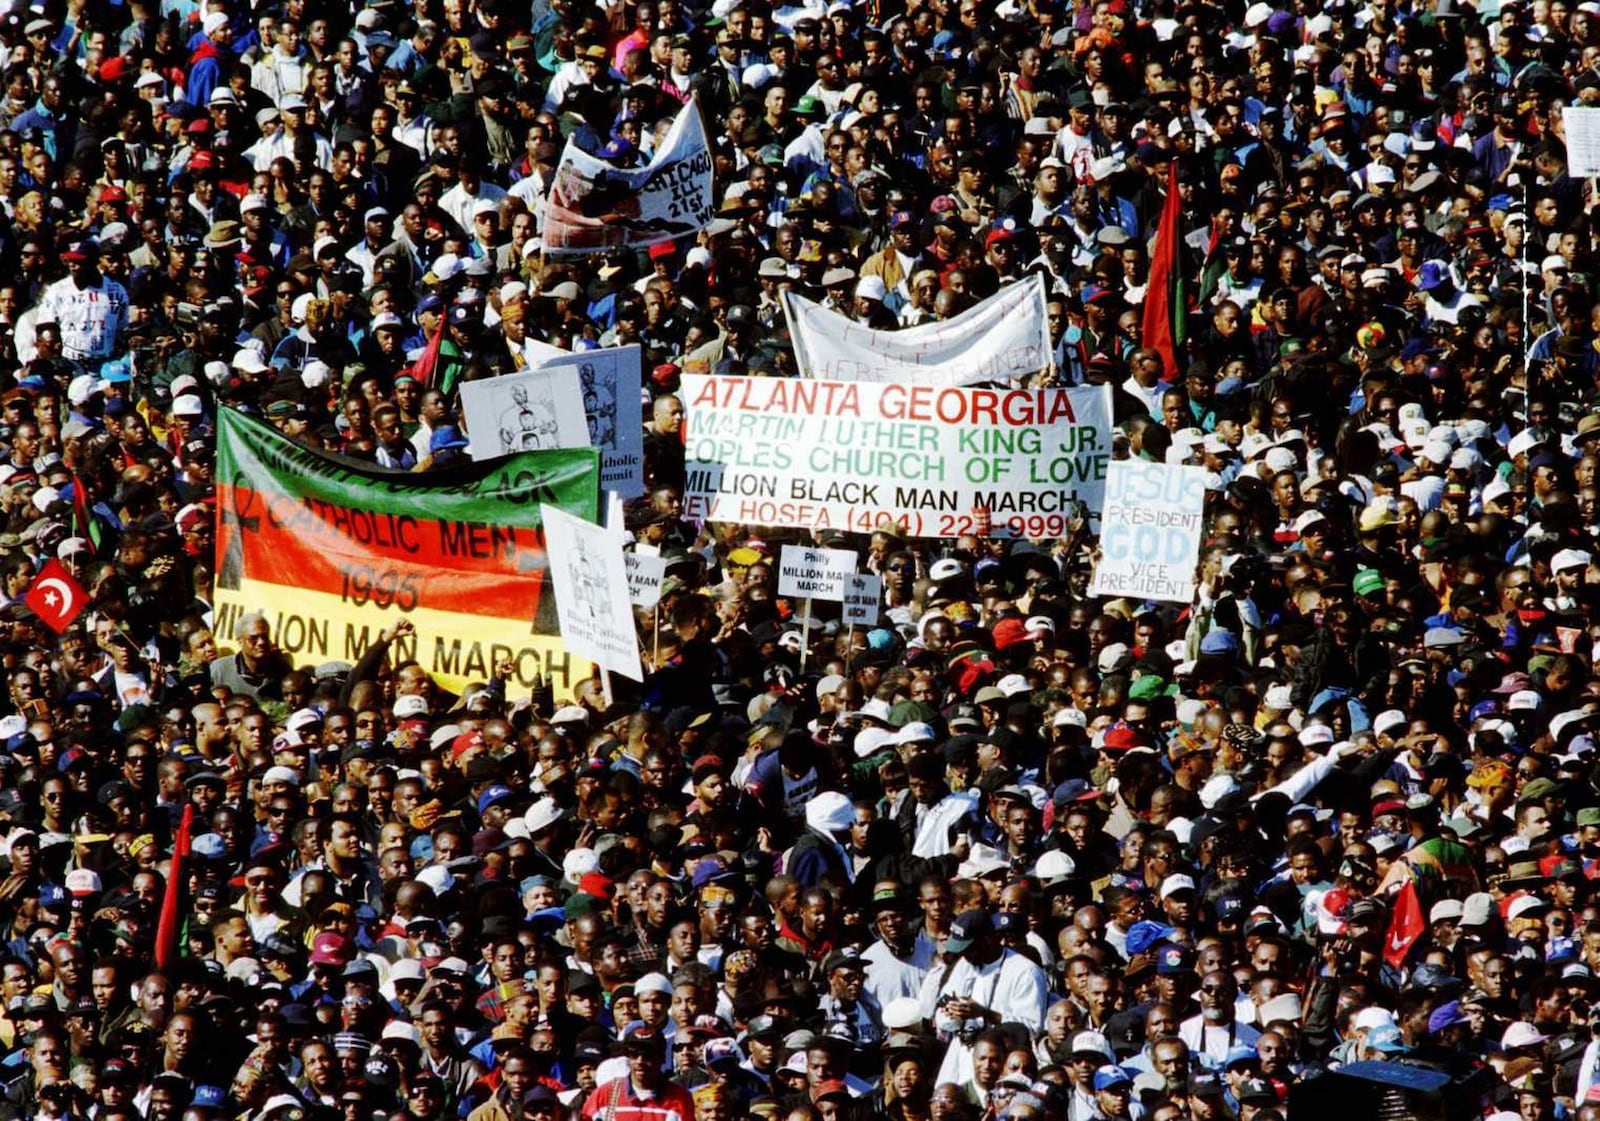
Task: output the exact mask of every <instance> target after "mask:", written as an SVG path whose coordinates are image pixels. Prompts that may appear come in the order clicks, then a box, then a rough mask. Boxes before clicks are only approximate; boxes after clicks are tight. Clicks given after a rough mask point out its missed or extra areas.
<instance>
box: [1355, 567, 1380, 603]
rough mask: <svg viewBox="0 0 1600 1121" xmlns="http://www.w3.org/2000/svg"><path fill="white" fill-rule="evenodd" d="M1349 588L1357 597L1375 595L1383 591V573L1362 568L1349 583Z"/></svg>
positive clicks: (1373, 569)
mask: <svg viewBox="0 0 1600 1121" xmlns="http://www.w3.org/2000/svg"><path fill="white" fill-rule="evenodd" d="M1350 587H1351V588H1353V589H1354V590H1355V593H1356V595H1358V596H1370V595H1376V594H1377V593H1379V592H1381V591H1383V573H1381V572H1379V571H1378V570H1377V569H1375V568H1363V569H1362V570H1361V571H1359V572H1357V573H1356V578H1355V579H1354V580H1352V581H1350Z"/></svg>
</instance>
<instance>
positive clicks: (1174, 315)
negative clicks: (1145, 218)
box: [1141, 160, 1188, 378]
mask: <svg viewBox="0 0 1600 1121" xmlns="http://www.w3.org/2000/svg"><path fill="white" fill-rule="evenodd" d="M1182 210H1183V203H1182V201H1181V200H1180V199H1179V197H1178V164H1177V161H1176V160H1174V161H1173V162H1172V163H1171V164H1169V165H1168V170H1167V201H1166V203H1165V204H1164V205H1163V206H1162V207H1161V221H1160V222H1159V223H1158V224H1157V226H1156V241H1155V249H1154V251H1153V252H1152V253H1151V257H1150V284H1149V286H1148V287H1147V288H1146V289H1145V296H1144V322H1143V323H1142V324H1141V328H1142V333H1143V337H1144V345H1145V346H1147V347H1150V348H1151V349H1153V350H1155V351H1156V352H1157V353H1159V354H1160V355H1161V359H1162V361H1163V362H1164V363H1165V365H1166V368H1167V376H1168V377H1169V378H1173V377H1181V376H1182V374H1183V369H1182V367H1181V365H1180V364H1179V362H1180V359H1181V356H1182V353H1183V344H1184V340H1185V339H1186V338H1187V336H1188V317H1187V306H1186V304H1187V300H1188V293H1187V292H1186V291H1184V288H1185V278H1184V261H1183V226H1182V223H1181V222H1180V221H1179V218H1180V216H1181V214H1182Z"/></svg>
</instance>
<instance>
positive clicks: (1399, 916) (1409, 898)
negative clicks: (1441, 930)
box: [1383, 880, 1428, 969]
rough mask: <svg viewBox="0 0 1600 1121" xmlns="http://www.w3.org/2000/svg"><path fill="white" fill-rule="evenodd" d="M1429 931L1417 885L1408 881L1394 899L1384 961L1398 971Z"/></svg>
mask: <svg viewBox="0 0 1600 1121" xmlns="http://www.w3.org/2000/svg"><path fill="white" fill-rule="evenodd" d="M1427 929H1428V924H1427V921H1426V920H1425V919H1424V918H1423V917H1422V900H1420V899H1418V898H1417V885H1416V884H1415V883H1413V882H1412V881H1410V880H1407V881H1406V883H1405V886H1404V887H1402V888H1401V889H1400V891H1399V894H1397V895H1396V896H1395V897H1394V917H1393V918H1392V919H1390V920H1389V936H1388V937H1387V938H1385V939H1384V940H1383V960H1384V961H1386V962H1388V963H1389V964H1390V965H1392V966H1394V967H1395V968H1396V969H1398V968H1399V967H1400V963H1401V962H1403V961H1405V960H1406V954H1408V953H1410V952H1411V947H1412V946H1413V945H1415V944H1416V941H1417V939H1418V938H1421V937H1422V932H1423V931H1425V930H1427Z"/></svg>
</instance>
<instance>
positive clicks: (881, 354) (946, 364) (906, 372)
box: [783, 273, 1051, 386]
mask: <svg viewBox="0 0 1600 1121" xmlns="http://www.w3.org/2000/svg"><path fill="white" fill-rule="evenodd" d="M783 311H784V315H785V316H787V317H788V320H789V333H790V335H791V336H792V337H793V339H794V356H795V362H796V363H797V364H798V365H799V367H800V376H801V377H803V378H831V379H835V380H838V381H859V382H873V383H877V384H883V383H888V382H908V383H911V384H914V385H933V386H948V385H973V384H975V383H977V382H1003V381H1007V380H1009V379H1011V378H1021V377H1026V376H1028V375H1030V374H1036V373H1038V372H1039V371H1040V370H1042V369H1044V368H1045V367H1046V366H1048V365H1049V364H1050V355H1051V346H1050V324H1049V320H1048V319H1047V317H1046V314H1045V287H1044V278H1043V277H1041V276H1040V275H1039V274H1038V273H1033V274H1031V275H1030V276H1029V277H1028V278H1027V279H1026V280H1023V281H1021V282H1020V283H1017V284H1013V285H1011V286H1010V287H1008V288H1002V289H1001V290H1000V291H998V292H996V293H995V294H994V295H993V296H990V297H989V298H988V299H987V300H984V301H983V302H982V303H980V304H978V305H977V306H976V307H971V308H968V309H967V310H966V311H964V312H962V313H961V314H960V315H958V316H956V317H955V318H954V319H947V320H943V321H940V322H934V323H925V324H923V325H922V326H920V327H908V328H906V329H905V330H904V331H874V330H872V329H871V328H870V327H863V326H862V325H861V324H859V323H857V322H856V321H855V320H853V319H847V318H845V317H844V316H842V315H840V314H839V313H838V312H836V311H830V310H829V309H828V308H825V307H823V306H822V305H821V304H818V303H814V302H812V301H811V300H808V299H806V298H805V297H804V296H798V295H796V294H795V293H794V292H792V291H791V292H785V293H784V297H783Z"/></svg>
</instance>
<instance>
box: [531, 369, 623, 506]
mask: <svg viewBox="0 0 1600 1121" xmlns="http://www.w3.org/2000/svg"><path fill="white" fill-rule="evenodd" d="M643 362H644V359H643V351H642V350H641V349H640V348H639V347H638V346H614V347H605V348H602V349H599V350H583V351H578V352H577V353H574V354H568V353H563V354H562V355H561V357H559V358H552V359H550V360H549V361H548V362H541V363H539V365H538V366H537V367H535V371H534V372H539V371H543V370H563V369H566V368H568V367H571V368H572V369H574V370H577V371H578V388H579V390H580V392H581V393H582V395H583V416H584V423H585V424H586V425H587V426H588V430H589V446H590V447H595V448H599V449H600V486H601V488H602V489H604V490H605V491H607V492H608V493H609V492H615V493H617V494H620V495H621V496H622V497H623V498H637V497H638V496H639V495H641V494H643V493H644V423H643V416H642V405H641V403H640V398H639V387H640V384H641V379H642V378H643V377H644V368H643ZM510 376H511V377H518V376H520V375H516V374H513V375H510Z"/></svg>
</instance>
